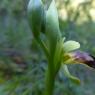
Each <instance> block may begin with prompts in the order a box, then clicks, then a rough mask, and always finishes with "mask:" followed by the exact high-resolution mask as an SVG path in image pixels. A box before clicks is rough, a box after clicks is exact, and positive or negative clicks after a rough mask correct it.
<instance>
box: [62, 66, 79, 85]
mask: <svg viewBox="0 0 95 95" xmlns="http://www.w3.org/2000/svg"><path fill="white" fill-rule="evenodd" d="M62 68H63V73H64V75H65V76H66V77H68V78H69V79H70V80H71V81H72V82H74V83H76V84H80V80H79V79H78V78H76V77H74V76H72V75H71V74H70V72H69V70H68V68H67V65H63V67H62Z"/></svg>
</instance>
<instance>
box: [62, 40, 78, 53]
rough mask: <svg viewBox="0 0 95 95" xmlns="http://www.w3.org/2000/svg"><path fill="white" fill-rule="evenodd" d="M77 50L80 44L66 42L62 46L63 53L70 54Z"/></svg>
mask: <svg viewBox="0 0 95 95" xmlns="http://www.w3.org/2000/svg"><path fill="white" fill-rule="evenodd" d="M78 48H80V44H79V42H76V41H67V42H65V43H64V44H63V49H64V51H65V52H70V51H73V50H76V49H78Z"/></svg>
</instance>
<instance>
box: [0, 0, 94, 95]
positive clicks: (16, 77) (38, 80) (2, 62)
mask: <svg viewBox="0 0 95 95" xmlns="http://www.w3.org/2000/svg"><path fill="white" fill-rule="evenodd" d="M28 2H29V0H0V95H42V92H41V91H43V88H44V76H45V75H44V73H45V70H46V67H47V63H46V60H45V57H44V55H43V52H42V50H41V48H40V47H39V45H37V43H36V41H35V40H34V39H33V36H32V33H31V30H30V27H29V25H28V21H27V4H28ZM43 2H44V4H45V5H46V6H48V5H49V4H50V2H51V0H43ZM56 6H57V8H58V13H59V21H60V29H61V32H62V34H63V36H65V37H66V40H76V41H78V42H80V44H81V49H80V50H83V51H86V52H88V53H90V54H92V55H94V56H95V0H56ZM69 69H70V72H71V73H72V74H73V75H75V76H77V77H78V78H79V79H80V80H81V85H76V84H74V83H73V82H71V81H70V80H69V79H68V78H66V77H65V76H64V74H63V73H62V72H61V70H60V72H59V74H58V76H57V78H56V83H55V91H54V95H95V70H93V69H89V68H88V67H85V66H83V65H71V66H70V67H69Z"/></svg>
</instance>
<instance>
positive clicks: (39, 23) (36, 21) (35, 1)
mask: <svg viewBox="0 0 95 95" xmlns="http://www.w3.org/2000/svg"><path fill="white" fill-rule="evenodd" d="M27 15H28V22H29V24H30V28H31V30H32V32H33V35H34V36H35V38H38V37H39V35H40V32H44V29H43V30H42V28H45V10H44V6H43V3H42V1H41V0H30V1H29V4H28V10H27Z"/></svg>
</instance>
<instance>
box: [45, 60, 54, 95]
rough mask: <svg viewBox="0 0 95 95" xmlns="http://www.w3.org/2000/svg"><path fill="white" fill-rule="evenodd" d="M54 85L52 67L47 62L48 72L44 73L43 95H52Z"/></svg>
mask: <svg viewBox="0 0 95 95" xmlns="http://www.w3.org/2000/svg"><path fill="white" fill-rule="evenodd" d="M54 83H55V72H54V65H53V64H52V62H49V63H48V70H47V72H46V88H45V91H44V95H53V90H54Z"/></svg>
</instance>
